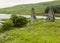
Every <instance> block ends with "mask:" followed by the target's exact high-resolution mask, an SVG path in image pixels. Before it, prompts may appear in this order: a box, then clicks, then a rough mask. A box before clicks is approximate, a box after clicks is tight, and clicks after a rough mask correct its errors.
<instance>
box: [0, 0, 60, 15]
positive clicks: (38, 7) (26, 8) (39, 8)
mask: <svg viewBox="0 0 60 43" xmlns="http://www.w3.org/2000/svg"><path fill="white" fill-rule="evenodd" d="M54 5H60V1H52V2H43V3H37V4H25V5H17V6H14V7H9V8H3V9H0V13H7V14H13V13H15V14H30V12H31V8H32V7H34V8H35V11H36V13H37V14H40V13H44V11H45V9H46V7H47V6H54Z"/></svg>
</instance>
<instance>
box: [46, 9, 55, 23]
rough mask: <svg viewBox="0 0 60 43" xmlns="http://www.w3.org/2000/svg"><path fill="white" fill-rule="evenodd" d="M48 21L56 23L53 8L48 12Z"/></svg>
mask: <svg viewBox="0 0 60 43" xmlns="http://www.w3.org/2000/svg"><path fill="white" fill-rule="evenodd" d="M46 21H49V22H54V21H55V16H54V11H53V9H52V8H50V9H49V11H48V16H47V18H46Z"/></svg>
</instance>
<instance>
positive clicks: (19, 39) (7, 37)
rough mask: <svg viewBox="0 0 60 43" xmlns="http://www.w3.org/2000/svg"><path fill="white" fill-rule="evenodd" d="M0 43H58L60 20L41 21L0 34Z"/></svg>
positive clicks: (59, 42)
mask: <svg viewBox="0 0 60 43" xmlns="http://www.w3.org/2000/svg"><path fill="white" fill-rule="evenodd" d="M0 43H60V20H56V21H55V22H45V21H44V20H43V19H40V20H39V21H37V22H35V23H34V24H31V23H28V24H27V26H25V27H22V28H14V29H13V30H10V31H6V32H4V33H0Z"/></svg>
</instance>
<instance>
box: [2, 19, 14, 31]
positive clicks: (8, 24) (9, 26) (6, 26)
mask: <svg viewBox="0 0 60 43" xmlns="http://www.w3.org/2000/svg"><path fill="white" fill-rule="evenodd" d="M13 25H14V24H13V22H12V21H11V20H7V21H5V22H4V23H3V24H2V30H4V31H6V30H10V29H12V27H13Z"/></svg>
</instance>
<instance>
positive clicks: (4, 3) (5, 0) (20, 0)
mask: <svg viewBox="0 0 60 43" xmlns="http://www.w3.org/2000/svg"><path fill="white" fill-rule="evenodd" d="M47 1H53V0H0V8H4V7H11V6H14V5H18V4H29V3H38V2H47Z"/></svg>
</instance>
